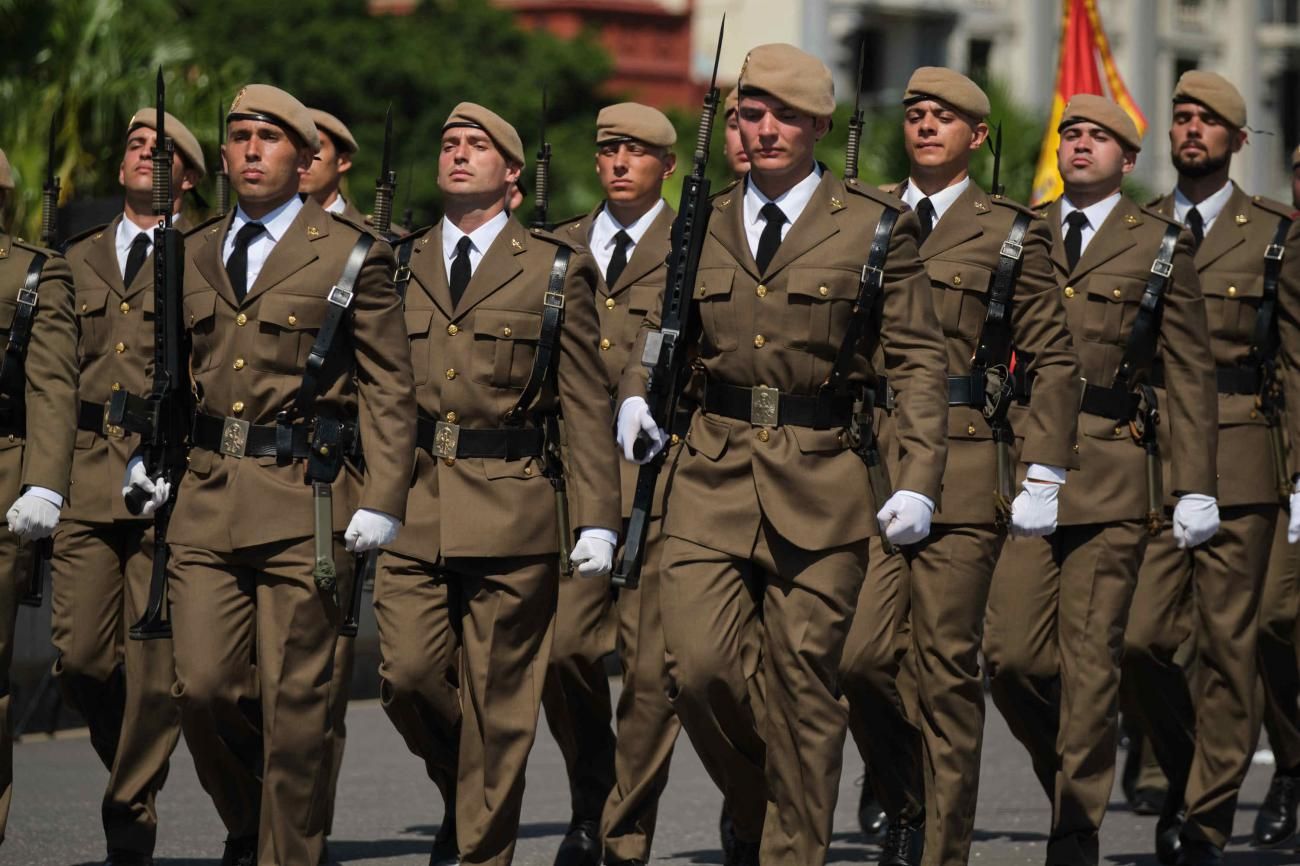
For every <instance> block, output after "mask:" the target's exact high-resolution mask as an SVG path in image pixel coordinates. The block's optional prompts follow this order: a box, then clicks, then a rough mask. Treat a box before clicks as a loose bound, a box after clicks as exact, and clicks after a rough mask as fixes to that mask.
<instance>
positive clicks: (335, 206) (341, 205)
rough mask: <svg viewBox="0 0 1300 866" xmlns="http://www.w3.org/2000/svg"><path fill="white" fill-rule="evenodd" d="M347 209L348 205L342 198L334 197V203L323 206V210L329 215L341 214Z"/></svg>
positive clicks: (339, 196)
mask: <svg viewBox="0 0 1300 866" xmlns="http://www.w3.org/2000/svg"><path fill="white" fill-rule="evenodd" d="M347 207H348V203H347V202H346V201H344V200H343V196H341V195H336V196H334V201H332V202H330V203H329V204H327V205H325V210H327V211H328V212H330V213H338V214H341V213H343V211H345V210H347Z"/></svg>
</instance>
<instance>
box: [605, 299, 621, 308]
mask: <svg viewBox="0 0 1300 866" xmlns="http://www.w3.org/2000/svg"><path fill="white" fill-rule="evenodd" d="M616 306H618V301H616V300H614V299H613V298H606V299H605V309H607V310H612V309H614V308H615V307H616Z"/></svg>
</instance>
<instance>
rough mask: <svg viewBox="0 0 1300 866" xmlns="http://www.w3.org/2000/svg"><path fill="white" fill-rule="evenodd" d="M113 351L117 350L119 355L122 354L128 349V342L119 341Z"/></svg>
mask: <svg viewBox="0 0 1300 866" xmlns="http://www.w3.org/2000/svg"><path fill="white" fill-rule="evenodd" d="M113 351H114V352H117V353H118V354H119V355H120V354H122V353H123V352H125V351H126V343H118V344H117V345H116V346H114V347H113Z"/></svg>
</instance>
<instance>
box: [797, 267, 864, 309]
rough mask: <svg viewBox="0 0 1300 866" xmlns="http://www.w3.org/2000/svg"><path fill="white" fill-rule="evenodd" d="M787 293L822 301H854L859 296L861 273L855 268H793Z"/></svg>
mask: <svg viewBox="0 0 1300 866" xmlns="http://www.w3.org/2000/svg"><path fill="white" fill-rule="evenodd" d="M788 273H789V274H790V276H789V279H787V280H786V284H785V291H786V293H787V294H790V295H802V296H804V297H807V298H814V299H816V300H819V301H822V300H825V301H832V300H834V301H852V300H854V299H855V298H857V296H858V284H859V283H860V282H861V271H858V270H854V269H853V268H822V267H818V268H808V267H792V268H789V269H788Z"/></svg>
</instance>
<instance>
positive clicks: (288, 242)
mask: <svg viewBox="0 0 1300 866" xmlns="http://www.w3.org/2000/svg"><path fill="white" fill-rule="evenodd" d="M332 221H333V220H332V218H331V217H330V215H329V214H327V213H326V212H325V209H324V208H322V207H321V206H320V205H319V204H317V203H316V200H315V199H312V198H309V199H307V201H306V202H305V203H304V204H303V206H302V210H300V211H299V212H298V216H296V217H294V220H293V222H292V223H290V224H289V228H288V230H287V231H286V232H285V233H284V237H282V238H280V240H279V242H277V243H276V245H275V247H274V248H273V249H272V250H271V255H270V256H268V257H267V259H266V264H264V265H262V272H261V273H259V274H258V275H257V281H256V282H255V283H253V285H251V286H249V287H248V294H247V295H245V296H244V303H245V304H247V303H248V302H249V301H252V300H253V299H254V298H256V297H257V296H258V295H260V294H262V293H263V292H265V291H266V290H267V289H269V288H271V287H272V286H274V285H276V284H278V283H282V282H284V281H285V280H287V279H288V278H289V277H291V276H293V275H294V274H296V273H298V271H300V270H302V269H303V268H305V267H307V265H309V264H311V263H312V262H314V261H316V259H317V258H319V256H317V255H316V250H315V249H314V248H313V244H315V243H317V242H318V241H321V240H323V239H324V238H326V237H329V233H330V223H331V222H332ZM334 276H335V277H336V278H337V276H338V275H337V274H335V275H334Z"/></svg>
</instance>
